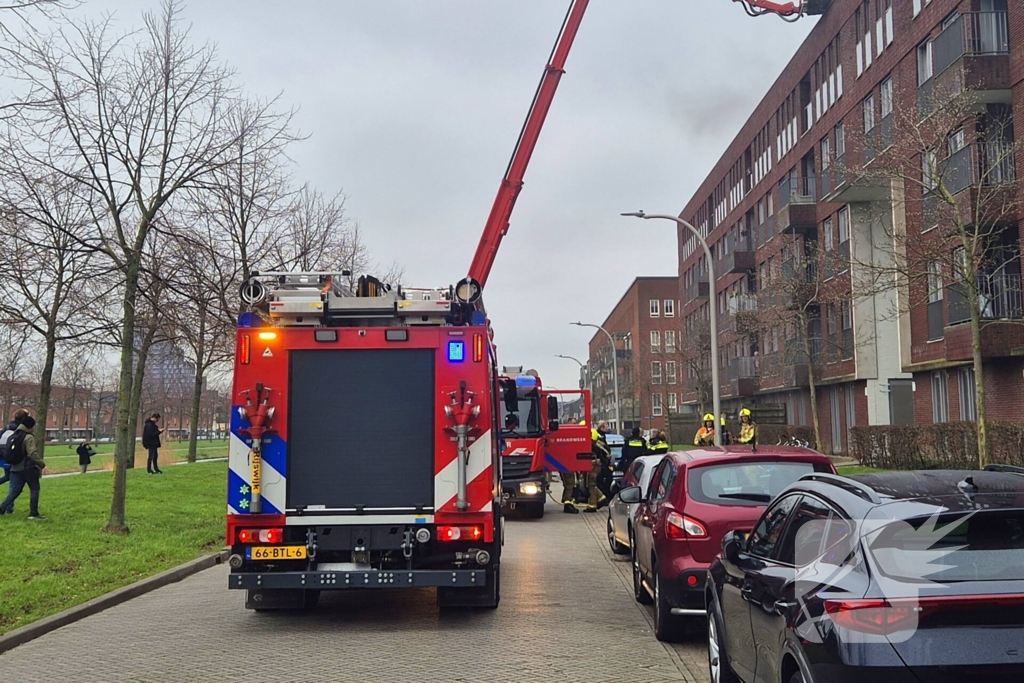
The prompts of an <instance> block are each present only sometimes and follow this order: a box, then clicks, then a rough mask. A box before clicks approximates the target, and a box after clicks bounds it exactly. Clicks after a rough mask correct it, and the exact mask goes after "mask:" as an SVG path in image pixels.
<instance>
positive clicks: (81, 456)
mask: <svg viewBox="0 0 1024 683" xmlns="http://www.w3.org/2000/svg"><path fill="white" fill-rule="evenodd" d="M75 452H76V453H78V466H79V467H81V468H82V470H81V471H82V474H85V473H86V471H87V470H88V469H89V465H91V464H92V456H94V455H96V451H95V450H93V447H92V446H90V445H89V440H88V439H86V440H85V441H83V442H82V443H81V444H80V445H79V446H78V449H77V450H76V451H75Z"/></svg>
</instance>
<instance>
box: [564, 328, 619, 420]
mask: <svg viewBox="0 0 1024 683" xmlns="http://www.w3.org/2000/svg"><path fill="white" fill-rule="evenodd" d="M569 324H570V325H576V326H577V327H593V328H594V329H598V330H601V331H602V332H604V333H605V335H606V336H607V337H608V341H609V342H610V343H611V345H612V380H613V382H614V384H613V387H614V389H615V429H616V430H617V431H619V430H621V429H622V420H621V419H619V362H618V360H617V358H616V356H617V355H618V354H617V353H616V351H617V350H616V348H615V338H614V337H612V335H611V332H609V331H608V330H606V329H604V328H603V327H601V326H600V325H594V324H593V323H581V322H579V321H578V320H577V321H576V322H574V323H569ZM573 360H575V359H573ZM576 362H579V361H576Z"/></svg>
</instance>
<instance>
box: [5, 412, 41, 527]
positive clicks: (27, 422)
mask: <svg viewBox="0 0 1024 683" xmlns="http://www.w3.org/2000/svg"><path fill="white" fill-rule="evenodd" d="M35 426H36V421H35V419H33V418H32V416H31V415H26V416H25V417H23V418H22V420H21V424H19V425H18V428H17V429H16V430H14V435H13V436H12V437H11V438H10V439H9V440H8V441H7V456H6V457H7V462H9V463H10V464H11V488H10V491H8V493H7V497H6V498H5V499H4V501H3V502H2V503H0V515H2V514H7V513H13V512H14V501H15V500H17V499H18V496H20V495H21V492H22V491H24V490H25V487H26V486H28V490H29V497H28V518H29V519H46V518H45V517H43V516H42V515H40V514H39V480H40V479H42V476H43V470H44V469H46V463H45V462H43V460H42V458H40V457H39V442H38V441H37V440H36V437H35V434H33V433H32V429H33V428H35Z"/></svg>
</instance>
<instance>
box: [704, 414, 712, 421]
mask: <svg viewBox="0 0 1024 683" xmlns="http://www.w3.org/2000/svg"><path fill="white" fill-rule="evenodd" d="M714 421H715V416H714V415H712V414H711V413H708V414H707V415H705V416H704V422H714Z"/></svg>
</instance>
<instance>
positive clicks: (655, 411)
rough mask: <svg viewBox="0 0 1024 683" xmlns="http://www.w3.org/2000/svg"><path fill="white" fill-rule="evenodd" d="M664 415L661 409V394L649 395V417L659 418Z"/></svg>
mask: <svg viewBox="0 0 1024 683" xmlns="http://www.w3.org/2000/svg"><path fill="white" fill-rule="evenodd" d="M664 414H665V410H664V408H662V403H661V394H657V393H655V394H651V415H653V416H654V417H661V416H662V415H664Z"/></svg>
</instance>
